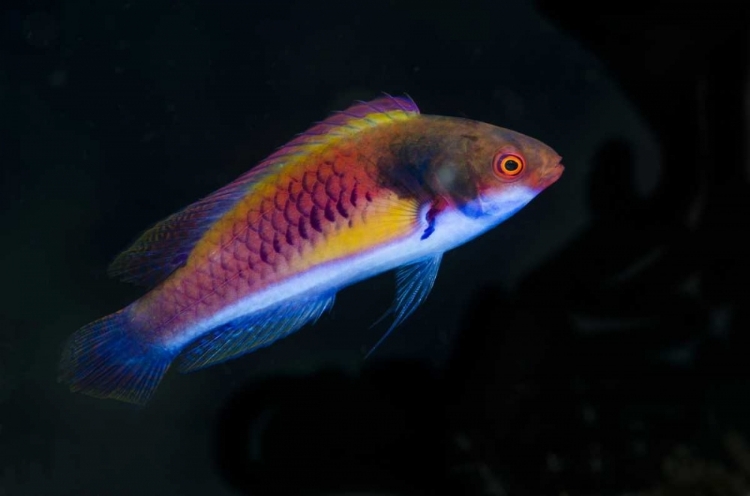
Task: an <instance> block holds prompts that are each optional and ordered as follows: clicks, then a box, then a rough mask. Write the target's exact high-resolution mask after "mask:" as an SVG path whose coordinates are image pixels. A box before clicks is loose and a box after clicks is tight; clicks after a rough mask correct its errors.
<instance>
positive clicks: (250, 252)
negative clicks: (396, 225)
mask: <svg viewBox="0 0 750 496" xmlns="http://www.w3.org/2000/svg"><path fill="white" fill-rule="evenodd" d="M355 146H358V147H360V148H361V146H362V144H361V143H359V144H357V145H355V144H354V143H353V144H352V145H351V146H343V147H338V148H335V149H329V150H326V151H325V152H323V153H320V154H317V155H313V156H311V157H310V158H309V160H305V161H301V162H300V163H298V164H295V166H294V167H292V168H291V170H289V171H288V173H285V174H278V175H276V176H273V177H270V178H269V179H268V180H266V181H265V182H263V183H262V184H260V185H259V186H258V188H257V190H255V191H253V192H252V193H251V194H248V195H247V196H246V197H245V198H244V199H243V200H242V201H241V202H240V203H238V205H237V206H236V207H235V208H234V209H233V210H232V211H231V212H229V213H228V214H227V215H226V216H225V217H224V218H222V219H221V220H220V221H218V222H217V224H216V226H215V227H214V228H213V229H212V230H211V231H210V232H208V233H207V234H206V236H205V237H204V239H203V240H201V242H200V243H199V245H197V246H196V249H195V251H194V253H193V254H191V257H190V259H189V260H188V264H187V266H186V267H185V268H184V269H182V270H180V271H178V272H177V273H175V274H174V275H173V276H172V277H171V278H170V279H168V280H167V281H165V283H164V286H163V287H162V288H161V289H160V291H158V292H153V293H151V294H149V295H147V296H146V297H144V298H143V300H142V301H141V302H139V304H141V305H149V307H150V308H149V311H146V312H138V315H142V316H145V317H146V318H147V319H148V322H147V324H148V325H147V326H144V327H143V328H147V329H150V332H153V333H154V334H153V335H154V336H155V335H156V334H157V333H158V335H159V336H160V338H161V339H164V338H169V337H171V336H172V335H174V334H175V333H179V332H180V330H181V329H184V327H185V326H188V325H190V324H191V323H194V322H196V321H197V320H201V319H204V318H208V317H210V316H211V315H213V314H214V313H215V312H216V311H217V310H219V309H220V308H222V307H224V306H226V305H228V304H231V303H232V302H235V301H237V300H239V299H241V298H243V297H244V296H247V295H250V294H252V293H255V292H257V291H259V290H261V289H263V288H264V287H267V286H268V285H272V284H274V283H278V282H281V281H283V280H284V279H286V278H288V277H290V276H294V275H296V274H300V273H302V272H304V271H305V270H307V269H309V268H311V267H314V266H316V265H318V264H321V263H325V262H327V261H332V260H336V259H340V258H342V257H346V256H348V255H352V254H355V253H359V252H361V251H362V248H363V246H375V245H378V244H380V243H383V242H388V241H389V240H392V239H396V238H398V237H400V236H401V235H403V234H404V233H403V232H399V231H398V230H392V229H382V228H381V229H379V228H378V226H382V225H383V224H384V223H385V222H387V218H388V217H389V216H392V215H393V209H394V208H399V207H398V205H399V201H398V200H396V199H395V195H394V193H393V192H392V191H390V190H386V189H382V188H379V187H378V186H377V170H376V167H375V165H373V163H372V162H371V161H369V162H366V163H364V164H363V163H362V162H361V160H362V150H361V149H358V148H355ZM368 164H369V165H368ZM383 205H388V207H387V208H384V207H383Z"/></svg>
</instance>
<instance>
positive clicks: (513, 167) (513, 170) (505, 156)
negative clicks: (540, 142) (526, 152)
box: [494, 152, 526, 178]
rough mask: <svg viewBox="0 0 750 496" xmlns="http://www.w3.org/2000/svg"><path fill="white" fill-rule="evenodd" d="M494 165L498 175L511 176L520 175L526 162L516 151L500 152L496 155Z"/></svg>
mask: <svg viewBox="0 0 750 496" xmlns="http://www.w3.org/2000/svg"><path fill="white" fill-rule="evenodd" d="M494 167H495V173H496V174H497V175H498V176H500V177H505V178H510V177H516V176H518V175H519V174H520V173H521V171H523V169H524V168H525V167H526V162H525V161H524V159H523V157H521V156H520V155H517V154H515V153H502V152H499V153H497V154H496V155H495V160H494Z"/></svg>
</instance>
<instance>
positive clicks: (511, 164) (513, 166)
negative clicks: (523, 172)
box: [505, 160, 518, 172]
mask: <svg viewBox="0 0 750 496" xmlns="http://www.w3.org/2000/svg"><path fill="white" fill-rule="evenodd" d="M517 169H518V162H516V161H515V160H506V161H505V170H507V171H508V172H515V171H516V170H517Z"/></svg>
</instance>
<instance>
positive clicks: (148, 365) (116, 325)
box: [58, 308, 174, 405]
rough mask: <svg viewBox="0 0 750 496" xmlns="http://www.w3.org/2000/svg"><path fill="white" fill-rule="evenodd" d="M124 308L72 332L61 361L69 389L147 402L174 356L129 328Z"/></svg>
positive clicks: (123, 399) (106, 396) (62, 372)
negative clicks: (140, 337)
mask: <svg viewBox="0 0 750 496" xmlns="http://www.w3.org/2000/svg"><path fill="white" fill-rule="evenodd" d="M131 322H132V321H131V318H130V314H129V311H128V309H127V308H125V309H123V310H120V311H119V312H115V313H113V314H112V315H108V316H106V317H104V318H102V319H99V320H97V321H95V322H92V323H90V324H88V325H87V326H84V327H82V328H81V329H79V330H78V331H76V332H75V333H74V334H73V335H72V336H71V337H70V339H68V342H67V343H66V344H65V349H64V351H63V354H62V358H61V360H60V375H59V377H58V381H59V382H65V383H67V384H68V385H69V386H70V390H71V391H73V392H77V391H80V392H82V393H84V394H88V395H90V396H95V397H97V398H115V399H118V400H121V401H126V402H129V403H136V404H139V405H143V404H145V403H146V402H147V401H148V400H149V398H151V395H152V394H153V392H154V390H155V389H156V386H158V385H159V382H160V381H161V378H162V376H163V375H164V373H165V372H166V371H167V369H168V368H169V365H170V363H171V362H172V359H173V358H174V355H173V354H172V353H171V352H170V351H169V350H166V349H164V348H161V347H159V346H157V345H154V344H151V343H147V342H144V341H142V340H140V339H139V337H138V335H137V334H134V333H133V332H132V328H131V326H132V323H131Z"/></svg>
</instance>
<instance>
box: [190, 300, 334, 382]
mask: <svg viewBox="0 0 750 496" xmlns="http://www.w3.org/2000/svg"><path fill="white" fill-rule="evenodd" d="M335 297H336V295H335V293H334V294H329V295H325V296H322V297H317V298H304V299H299V300H295V301H291V302H284V303H281V304H278V305H275V306H273V307H272V308H270V309H268V310H263V311H261V312H259V313H255V314H252V315H248V316H245V317H241V318H239V319H236V320H233V321H231V322H229V323H227V324H224V325H222V326H219V327H217V328H216V329H213V330H211V331H210V332H209V333H208V334H206V335H204V336H202V337H200V338H198V339H197V340H196V341H194V342H193V343H192V344H190V345H189V346H188V347H187V348H186V351H185V352H184V353H183V354H182V355H181V356H180V358H179V362H180V363H179V370H180V371H181V372H190V371H193V370H198V369H201V368H203V367H207V366H209V365H213V364H216V363H219V362H224V361H226V360H229V359H231V358H236V357H239V356H240V355H244V354H246V353H250V352H251V351H255V350H257V349H259V348H262V347H265V346H268V345H270V344H271V343H273V342H274V341H277V340H279V339H281V338H283V337H286V336H288V335H289V334H291V333H293V332H294V331H296V330H298V329H299V328H300V327H302V326H303V325H305V324H307V323H314V322H315V321H316V320H318V318H320V316H321V315H322V314H323V313H324V312H326V311H327V310H330V309H331V308H332V307H333V303H334V300H335Z"/></svg>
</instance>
